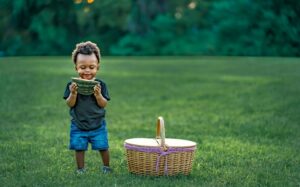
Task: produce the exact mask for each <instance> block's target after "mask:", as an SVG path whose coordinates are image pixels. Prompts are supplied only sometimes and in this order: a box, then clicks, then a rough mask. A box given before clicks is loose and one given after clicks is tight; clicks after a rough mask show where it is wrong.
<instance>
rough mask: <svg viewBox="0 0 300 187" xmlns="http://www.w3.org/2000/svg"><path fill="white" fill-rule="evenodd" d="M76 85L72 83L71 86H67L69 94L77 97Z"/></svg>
mask: <svg viewBox="0 0 300 187" xmlns="http://www.w3.org/2000/svg"><path fill="white" fill-rule="evenodd" d="M77 88H78V86H77V84H76V83H75V82H72V84H71V85H70V86H69V89H70V92H71V93H72V94H74V95H77Z"/></svg>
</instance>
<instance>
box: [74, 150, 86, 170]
mask: <svg viewBox="0 0 300 187" xmlns="http://www.w3.org/2000/svg"><path fill="white" fill-rule="evenodd" d="M75 158H76V163H77V168H78V169H82V168H84V151H75Z"/></svg>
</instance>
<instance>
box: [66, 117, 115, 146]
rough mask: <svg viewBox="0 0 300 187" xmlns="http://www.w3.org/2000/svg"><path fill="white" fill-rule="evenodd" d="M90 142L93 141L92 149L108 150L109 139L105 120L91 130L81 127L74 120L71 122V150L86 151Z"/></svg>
mask: <svg viewBox="0 0 300 187" xmlns="http://www.w3.org/2000/svg"><path fill="white" fill-rule="evenodd" d="M88 143H91V145H92V150H100V151H102V150H107V149H108V147H109V146H108V139H107V129H106V122H105V120H103V121H102V124H101V127H100V128H98V129H95V130H91V131H83V130H81V129H79V128H78V127H77V126H76V125H75V124H74V122H71V131H70V146H69V148H70V149H71V150H77V151H86V150H88Z"/></svg>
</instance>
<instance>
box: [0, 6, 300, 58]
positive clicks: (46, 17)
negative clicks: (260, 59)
mask: <svg viewBox="0 0 300 187" xmlns="http://www.w3.org/2000/svg"><path fill="white" fill-rule="evenodd" d="M76 2H79V3H76ZM0 4H1V6H0V56H2V55H64V54H70V53H71V51H72V49H73V47H74V45H75V44H76V43H77V42H81V41H86V40H92V41H94V42H96V43H98V44H99V46H100V47H101V50H102V52H103V54H105V55H242V56H300V22H299V20H300V8H299V7H300V1H298V0H285V1H284V0H268V1H259V0H213V1H205V0H173V1H168V0H123V1H112V0H101V1H94V2H93V3H92V4H89V3H88V2H87V1H86V0H82V1H79V0H74V1H62V0H53V1H50V0H45V1H34V0H26V1H25V0H15V1H8V0H0Z"/></svg>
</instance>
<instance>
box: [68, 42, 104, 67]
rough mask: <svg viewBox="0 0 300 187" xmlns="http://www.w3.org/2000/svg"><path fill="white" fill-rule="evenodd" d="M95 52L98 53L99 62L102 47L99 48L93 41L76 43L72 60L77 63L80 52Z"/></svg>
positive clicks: (87, 53)
mask: <svg viewBox="0 0 300 187" xmlns="http://www.w3.org/2000/svg"><path fill="white" fill-rule="evenodd" d="M93 53H94V54H95V55H96V58H97V60H98V63H100V60H101V54H100V49H99V48H98V46H97V44H95V43H93V42H91V41H87V42H81V43H78V44H76V48H75V49H74V51H73V52H72V60H73V62H74V64H76V61H77V56H78V54H84V55H90V54H93Z"/></svg>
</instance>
